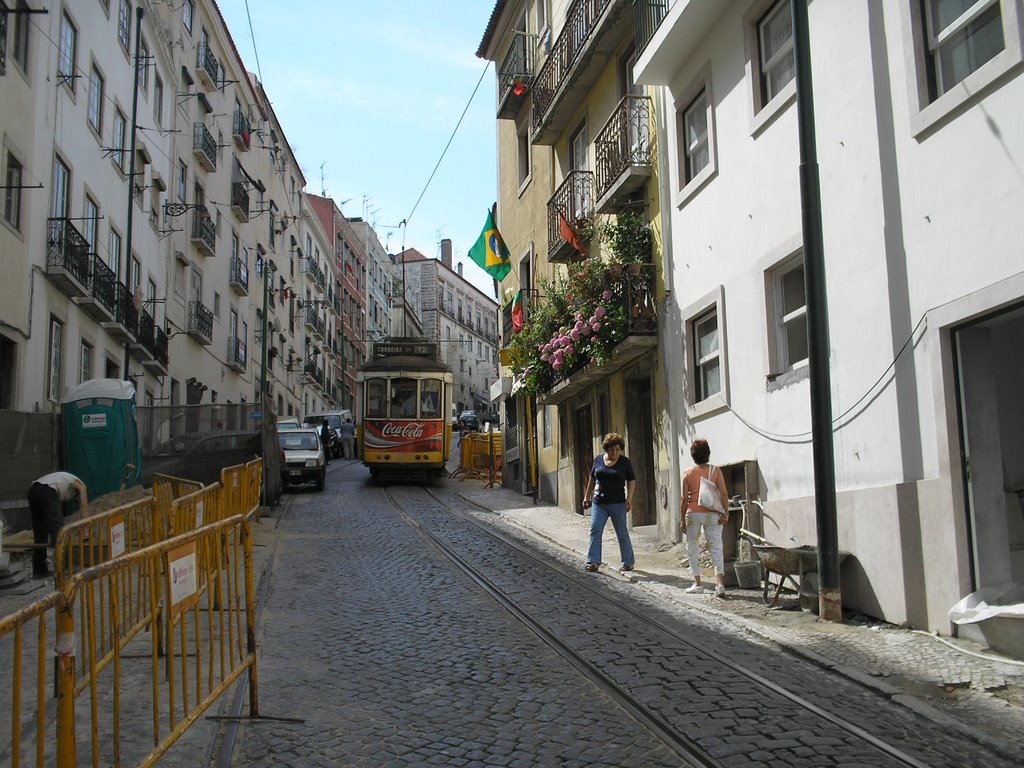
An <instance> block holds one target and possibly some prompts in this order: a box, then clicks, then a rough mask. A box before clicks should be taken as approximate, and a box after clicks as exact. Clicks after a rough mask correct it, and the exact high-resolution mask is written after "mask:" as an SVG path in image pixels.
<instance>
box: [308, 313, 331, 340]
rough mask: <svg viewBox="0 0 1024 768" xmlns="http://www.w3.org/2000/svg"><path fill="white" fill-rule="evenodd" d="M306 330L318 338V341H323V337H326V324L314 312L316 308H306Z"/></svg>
mask: <svg viewBox="0 0 1024 768" xmlns="http://www.w3.org/2000/svg"><path fill="white" fill-rule="evenodd" d="M306 329H307V330H308V331H309V332H310V333H312V334H314V335H315V336H318V337H319V338H320V341H323V340H324V336H326V335H327V328H326V324H325V323H324V321H323V319H322V318H321V317H320V315H318V314H317V312H316V307H306Z"/></svg>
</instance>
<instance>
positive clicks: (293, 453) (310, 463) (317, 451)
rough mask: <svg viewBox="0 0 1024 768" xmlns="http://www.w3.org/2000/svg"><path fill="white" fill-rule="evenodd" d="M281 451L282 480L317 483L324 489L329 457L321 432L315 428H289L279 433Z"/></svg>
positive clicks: (287, 483)
mask: <svg viewBox="0 0 1024 768" xmlns="http://www.w3.org/2000/svg"><path fill="white" fill-rule="evenodd" d="M277 440H278V443H279V444H280V446H281V452H282V453H283V454H284V457H283V460H282V462H281V482H282V484H283V485H286V486H287V485H289V484H290V483H310V482H312V483H316V489H317V490H318V491H322V490H323V489H324V483H325V482H326V481H327V457H326V456H325V455H324V446H323V443H321V442H320V433H319V432H317V430H315V429H289V430H286V431H284V432H279V433H278V434H277Z"/></svg>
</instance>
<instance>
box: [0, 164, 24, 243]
mask: <svg viewBox="0 0 1024 768" xmlns="http://www.w3.org/2000/svg"><path fill="white" fill-rule="evenodd" d="M4 156H5V158H6V162H5V163H4V177H3V178H4V212H3V215H4V221H6V222H7V223H8V224H9V225H10V226H11V227H12V228H13V229H14V230H15V231H17V232H21V211H22V203H23V201H24V195H23V194H22V185H23V184H24V183H25V164H24V163H22V162H21V160H20V159H19V158H18V157H17V156H16V155H15V154H14V153H13V152H11V150H10V149H7V150H5V152H4Z"/></svg>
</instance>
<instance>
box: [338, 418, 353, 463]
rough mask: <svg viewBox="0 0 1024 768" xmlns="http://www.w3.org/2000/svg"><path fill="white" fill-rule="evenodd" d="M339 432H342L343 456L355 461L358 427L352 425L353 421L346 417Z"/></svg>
mask: <svg viewBox="0 0 1024 768" xmlns="http://www.w3.org/2000/svg"><path fill="white" fill-rule="evenodd" d="M338 431H339V432H341V451H342V455H344V457H345V458H346V459H354V458H355V457H356V425H355V424H353V423H352V419H350V418H348V417H347V416H346V417H345V421H344V423H342V425H341V427H339V428H338Z"/></svg>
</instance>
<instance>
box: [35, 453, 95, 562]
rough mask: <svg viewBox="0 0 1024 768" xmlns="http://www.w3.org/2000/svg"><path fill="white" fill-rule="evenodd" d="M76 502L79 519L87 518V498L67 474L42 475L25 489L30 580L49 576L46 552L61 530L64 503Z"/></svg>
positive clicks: (73, 479)
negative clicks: (32, 544) (31, 546)
mask: <svg viewBox="0 0 1024 768" xmlns="http://www.w3.org/2000/svg"><path fill="white" fill-rule="evenodd" d="M74 499H78V501H79V504H80V506H81V509H82V517H87V516H88V514H89V494H88V491H87V489H86V487H85V483H83V482H82V481H81V480H80V479H79V478H78V477H76V476H75V475H72V474H71V473H70V472H51V473H50V474H48V475H43V476H42V477H40V478H39V479H38V480H36V481H35V482H34V483H32V487H31V488H29V489H28V508H29V510H30V512H31V513H32V537H33V540H34V541H35V544H36V547H35V549H33V550H32V576H33V578H37V579H42V578H46V577H47V576H50V575H52V574H51V572H50V571H49V569H48V568H47V567H46V559H47V558H46V555H47V550H50V549H54V548H55V547H56V546H57V534H58V533H59V532H60V529H61V528H62V527H64V507H63V504H64V502H65V501H72V500H74Z"/></svg>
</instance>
